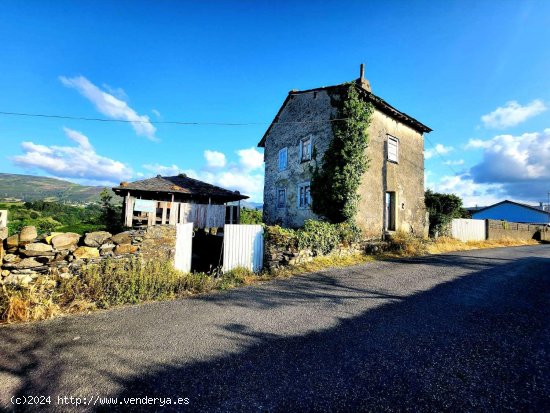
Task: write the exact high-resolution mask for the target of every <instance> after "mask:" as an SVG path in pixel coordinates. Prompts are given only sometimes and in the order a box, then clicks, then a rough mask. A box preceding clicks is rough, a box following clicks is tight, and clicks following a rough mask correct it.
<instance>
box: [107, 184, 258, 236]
mask: <svg viewBox="0 0 550 413" xmlns="http://www.w3.org/2000/svg"><path fill="white" fill-rule="evenodd" d="M112 189H113V191H114V193H115V194H117V195H119V196H121V197H122V198H123V223H124V226H126V227H137V226H152V225H167V224H168V225H175V224H178V223H189V222H192V223H193V224H194V225H193V226H194V227H195V228H220V227H223V226H224V225H225V224H238V223H239V222H240V213H239V211H240V201H241V200H243V199H247V198H248V197H247V196H246V195H241V194H240V193H239V192H238V191H230V190H227V189H224V188H220V187H218V186H215V185H211V184H208V183H206V182H202V181H199V180H197V179H193V178H190V177H188V176H186V175H185V174H180V175H176V176H161V175H157V176H156V177H154V178H149V179H144V180H141V181H135V182H121V183H120V185H119V186H117V187H114V188H112ZM230 202H239V205H227V204H228V203H230Z"/></svg>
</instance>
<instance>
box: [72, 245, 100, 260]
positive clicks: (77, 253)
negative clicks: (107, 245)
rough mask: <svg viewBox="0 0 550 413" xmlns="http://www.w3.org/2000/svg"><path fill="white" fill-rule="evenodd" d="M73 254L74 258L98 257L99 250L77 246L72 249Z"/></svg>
mask: <svg viewBox="0 0 550 413" xmlns="http://www.w3.org/2000/svg"><path fill="white" fill-rule="evenodd" d="M73 256H74V257H75V258H76V259H84V258H86V259H90V258H99V250H98V249H97V248H94V247H78V248H77V249H75V250H74V251H73Z"/></svg>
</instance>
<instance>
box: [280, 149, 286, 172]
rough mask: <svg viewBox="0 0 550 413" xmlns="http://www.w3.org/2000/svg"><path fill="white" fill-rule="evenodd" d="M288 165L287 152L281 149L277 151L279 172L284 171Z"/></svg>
mask: <svg viewBox="0 0 550 413" xmlns="http://www.w3.org/2000/svg"><path fill="white" fill-rule="evenodd" d="M287 165H288V150H287V148H283V149H280V150H279V171H284V170H285V169H286V167H287Z"/></svg>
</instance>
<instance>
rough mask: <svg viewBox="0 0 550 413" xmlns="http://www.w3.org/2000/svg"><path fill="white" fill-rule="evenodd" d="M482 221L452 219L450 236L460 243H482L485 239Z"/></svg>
mask: <svg viewBox="0 0 550 413" xmlns="http://www.w3.org/2000/svg"><path fill="white" fill-rule="evenodd" d="M486 231H487V230H486V228H485V220H484V219H453V221H452V223H451V235H452V237H453V238H456V239H459V240H460V241H483V240H485V239H486V238H487V234H486Z"/></svg>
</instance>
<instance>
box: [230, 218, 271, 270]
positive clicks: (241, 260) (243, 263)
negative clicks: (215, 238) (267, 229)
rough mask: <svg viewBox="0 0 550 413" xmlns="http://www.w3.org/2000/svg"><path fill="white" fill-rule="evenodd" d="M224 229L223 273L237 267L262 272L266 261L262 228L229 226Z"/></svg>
mask: <svg viewBox="0 0 550 413" xmlns="http://www.w3.org/2000/svg"><path fill="white" fill-rule="evenodd" d="M223 228H224V229H223V271H224V272H225V271H230V270H232V269H234V268H237V267H244V268H248V269H249V270H251V271H254V272H258V271H260V270H261V269H262V266H263V260H264V230H263V228H262V226H261V225H229V224H227V225H225V226H224V227H223Z"/></svg>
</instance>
